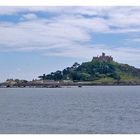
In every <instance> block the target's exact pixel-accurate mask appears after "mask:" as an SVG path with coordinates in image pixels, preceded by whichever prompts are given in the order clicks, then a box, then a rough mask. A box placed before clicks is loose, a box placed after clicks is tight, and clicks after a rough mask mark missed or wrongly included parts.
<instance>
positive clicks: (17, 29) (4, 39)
mask: <svg viewBox="0 0 140 140" xmlns="http://www.w3.org/2000/svg"><path fill="white" fill-rule="evenodd" d="M102 52H105V53H106V54H108V55H112V56H113V57H114V59H115V60H116V61H118V62H122V63H128V64H130V65H133V66H136V67H139V68H140V62H139V61H140V7H0V66H1V68H0V81H3V80H6V79H7V78H20V79H28V80H32V79H33V78H37V76H38V75H42V74H43V73H46V74H47V73H49V72H51V71H56V70H57V69H60V70H61V69H63V68H65V67H66V66H71V65H72V64H73V63H74V62H76V61H77V62H79V63H81V62H83V61H88V60H91V59H92V57H93V56H96V55H100V54H101V53H102Z"/></svg>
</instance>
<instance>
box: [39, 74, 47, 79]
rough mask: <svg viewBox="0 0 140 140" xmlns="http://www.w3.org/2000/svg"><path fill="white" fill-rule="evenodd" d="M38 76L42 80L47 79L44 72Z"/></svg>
mask: <svg viewBox="0 0 140 140" xmlns="http://www.w3.org/2000/svg"><path fill="white" fill-rule="evenodd" d="M38 78H40V79H41V80H46V75H45V74H43V75H42V76H38Z"/></svg>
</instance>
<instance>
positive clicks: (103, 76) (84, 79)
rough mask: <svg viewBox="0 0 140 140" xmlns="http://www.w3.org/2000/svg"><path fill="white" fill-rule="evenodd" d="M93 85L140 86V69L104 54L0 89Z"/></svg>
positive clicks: (8, 83) (14, 82)
mask: <svg viewBox="0 0 140 140" xmlns="http://www.w3.org/2000/svg"><path fill="white" fill-rule="evenodd" d="M92 85H140V69H138V68H135V67H133V66H130V65H128V64H121V63H118V62H115V61H114V59H113V57H112V56H108V55H106V54H105V53H104V52H103V53H102V55H101V56H97V57H93V59H92V60H91V61H89V62H83V63H82V64H78V63H77V62H75V63H74V64H73V65H72V66H71V67H67V68H65V69H63V70H62V71H60V70H57V71H56V72H51V73H50V74H47V75H46V74H43V75H42V76H38V79H35V80H32V81H27V80H19V79H15V80H14V79H7V80H6V81H5V82H3V83H1V84H0V87H62V86H79V87H81V86H92Z"/></svg>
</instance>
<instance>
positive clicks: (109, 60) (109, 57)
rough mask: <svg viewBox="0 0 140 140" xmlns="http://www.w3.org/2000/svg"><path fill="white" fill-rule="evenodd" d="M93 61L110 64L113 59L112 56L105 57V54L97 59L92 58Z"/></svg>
mask: <svg viewBox="0 0 140 140" xmlns="http://www.w3.org/2000/svg"><path fill="white" fill-rule="evenodd" d="M94 60H98V61H103V62H111V61H113V57H112V56H106V55H105V53H102V55H101V56H99V57H98V56H97V57H93V59H92V61H94Z"/></svg>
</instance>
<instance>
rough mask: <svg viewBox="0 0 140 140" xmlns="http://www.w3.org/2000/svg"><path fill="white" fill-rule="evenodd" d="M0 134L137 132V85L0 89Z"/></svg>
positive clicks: (139, 93) (139, 116)
mask: <svg viewBox="0 0 140 140" xmlns="http://www.w3.org/2000/svg"><path fill="white" fill-rule="evenodd" d="M0 133H16V134H18V133H37V134H38V133H45V134H48V133H50V134H51V133H56V134H58V133H62V134H67V133H71V134H73V133H77V134H79V133H83V134H89V133H91V134H96V133H100V134H102V133H109V134H110V133H111V134H112V133H116V134H118V133H140V86H95V87H82V88H54V89H49V88H47V89H36V88H35V89H26V88H24V89H0Z"/></svg>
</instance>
